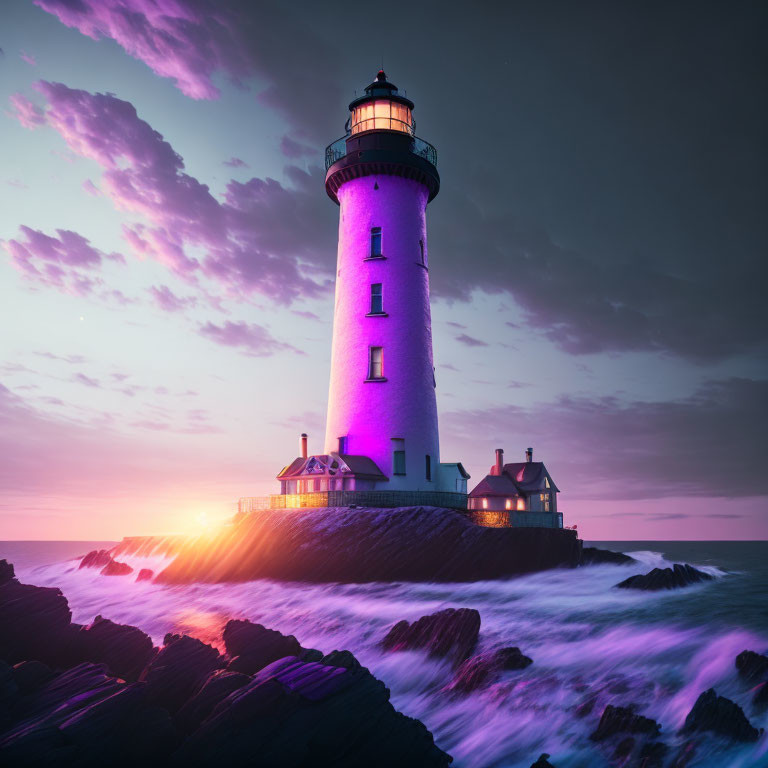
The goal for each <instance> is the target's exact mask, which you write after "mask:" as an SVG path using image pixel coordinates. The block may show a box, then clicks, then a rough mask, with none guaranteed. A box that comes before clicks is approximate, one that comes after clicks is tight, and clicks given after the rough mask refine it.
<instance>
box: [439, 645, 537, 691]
mask: <svg viewBox="0 0 768 768" xmlns="http://www.w3.org/2000/svg"><path fill="white" fill-rule="evenodd" d="M531 664H533V659H531V658H529V657H528V656H525V655H523V653H521V651H520V649H519V648H517V647H515V646H513V647H510V648H499V649H497V650H495V651H487V652H486V653H481V654H479V655H477V656H473V657H472V658H471V659H467V660H466V661H465V662H464V663H463V664H462V665H461V666H460V667H459V669H458V670H457V672H456V677H454V679H453V681H452V682H451V684H450V685H449V686H448V688H449V690H452V691H457V692H459V693H470V692H472V691H475V690H477V689H478V688H480V687H482V686H483V685H485V684H486V683H488V682H493V681H494V680H495V679H496V678H497V677H498V675H499V674H500V673H501V672H504V671H507V670H518V669H525V668H526V667H528V666H530V665H531Z"/></svg>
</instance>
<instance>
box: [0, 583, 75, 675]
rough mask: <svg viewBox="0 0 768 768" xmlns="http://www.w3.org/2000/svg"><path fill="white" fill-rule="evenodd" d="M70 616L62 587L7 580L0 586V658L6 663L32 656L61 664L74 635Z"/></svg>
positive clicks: (54, 663) (54, 664)
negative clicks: (60, 588)
mask: <svg viewBox="0 0 768 768" xmlns="http://www.w3.org/2000/svg"><path fill="white" fill-rule="evenodd" d="M71 619H72V613H71V612H70V610H69V604H68V603H67V599H66V598H65V597H64V595H62V593H61V590H59V589H54V588H52V587H35V586H32V585H31V584H19V582H18V581H16V580H15V579H12V580H10V581H7V582H6V583H5V584H3V585H0V658H2V659H4V660H5V661H7V662H8V663H9V664H16V663H17V662H19V661H29V660H32V659H35V660H38V661H42V662H44V663H46V664H49V665H50V666H54V667H55V666H60V665H64V663H65V662H66V661H67V660H69V659H70V657H71V649H70V645H71V643H72V642H73V638H74V635H75V634H76V633H75V632H74V631H73V630H72V628H71V625H70V621H71Z"/></svg>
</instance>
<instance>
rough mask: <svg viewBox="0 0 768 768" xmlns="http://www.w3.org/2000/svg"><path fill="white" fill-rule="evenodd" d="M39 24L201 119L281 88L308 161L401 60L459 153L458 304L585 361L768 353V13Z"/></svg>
mask: <svg viewBox="0 0 768 768" xmlns="http://www.w3.org/2000/svg"><path fill="white" fill-rule="evenodd" d="M38 4H39V5H41V6H42V7H43V8H45V9H46V10H48V11H49V12H51V13H54V14H56V15H57V16H58V17H59V18H60V19H61V20H62V21H63V22H64V23H65V24H68V25H69V26H73V27H77V28H78V29H80V31H81V32H83V33H84V34H88V35H90V36H92V37H96V38H98V37H113V38H114V39H116V40H117V41H118V42H119V43H120V44H121V45H122V46H123V47H124V48H125V49H126V51H127V52H128V53H129V54H131V55H132V56H134V57H136V58H139V59H142V60H143V61H145V62H146V63H147V64H148V65H149V66H151V67H152V68H153V69H154V70H155V71H156V72H157V73H158V74H160V75H162V76H165V77H169V78H173V79H174V81H175V82H176V84H177V85H178V87H179V88H181V89H182V90H184V91H185V92H186V93H188V94H189V95H191V96H193V97H195V98H215V97H216V95H217V93H218V89H217V88H216V86H215V85H214V83H213V80H212V78H213V77H214V75H216V74H217V73H223V74H224V75H226V76H228V77H230V78H231V79H235V80H237V81H240V82H242V83H244V84H249V83H250V81H252V80H255V81H256V82H258V83H260V85H258V86H254V89H255V92H256V93H257V94H258V96H257V97H258V98H259V99H260V100H261V102H262V103H264V104H266V105H268V106H270V107H272V108H273V109H275V110H276V111H277V112H278V113H280V114H281V115H283V117H284V118H285V119H286V120H287V122H288V125H289V126H290V131H291V137H290V138H289V139H288V140H286V141H284V142H283V144H282V151H283V152H284V153H286V154H289V156H292V157H298V156H301V155H305V152H306V151H308V149H307V147H308V145H314V146H319V145H320V144H322V143H326V142H330V141H331V140H332V139H334V138H336V136H337V135H339V134H340V133H341V129H342V126H343V123H344V119H345V117H346V115H345V101H346V97H348V96H351V95H352V94H351V91H352V90H353V89H354V88H357V89H358V90H359V89H360V88H361V87H362V86H363V85H364V84H365V83H366V82H367V81H368V80H369V79H370V78H371V76H372V74H373V72H374V71H375V69H376V68H377V66H378V64H379V62H380V56H381V55H384V57H385V64H386V68H387V69H388V70H389V71H390V75H391V76H392V79H393V80H394V81H395V82H396V83H397V84H398V85H400V86H401V87H402V88H406V89H408V91H409V96H411V97H412V98H414V99H415V100H416V104H417V109H416V118H417V121H418V131H419V133H420V134H423V136H424V138H426V139H428V140H430V141H431V142H433V143H434V144H435V145H436V146H437V147H438V151H439V169H440V173H441V176H442V179H443V190H442V192H441V194H440V196H439V197H438V198H437V199H436V201H435V202H434V203H433V204H432V206H431V208H432V210H431V214H430V254H431V256H432V266H433V268H432V270H431V275H430V279H431V283H432V289H433V292H434V294H435V295H436V296H440V297H444V298H448V299H461V300H464V299H468V298H469V297H470V296H471V294H472V292H473V291H476V290H480V291H485V292H490V293H497V292H504V293H509V294H511V295H512V296H513V297H514V298H515V300H516V301H517V303H518V304H519V305H520V306H521V307H522V308H523V310H524V313H525V314H524V319H525V321H526V323H527V324H528V325H529V326H533V327H536V328H539V329H543V330H544V331H545V333H546V334H547V335H548V336H549V337H550V338H551V339H552V340H553V341H554V342H555V343H556V344H557V345H559V346H560V347H561V348H562V349H564V350H565V351H567V352H570V353H574V354H581V353H588V352H601V351H624V350H650V351H657V352H662V353H671V354H674V355H678V356H681V357H684V358H687V359H690V360H695V361H697V362H707V361H717V360H720V359H724V358H727V357H729V356H733V355H738V354H744V353H753V352H755V351H764V350H765V342H766V336H767V335H768V331H767V329H766V322H765V312H764V311H763V295H762V294H763V290H762V285H763V284H764V283H765V281H766V278H767V277H768V275H766V259H765V253H766V251H768V248H767V247H766V242H767V241H768V237H767V236H766V227H767V226H768V225H767V223H766V222H768V217H766V216H765V215H764V211H765V207H766V203H767V202H768V192H767V191H766V179H768V173H766V171H768V168H767V167H766V166H767V165H768V163H766V148H765V136H766V135H768V119H767V118H766V102H765V99H764V97H763V93H762V91H763V89H764V82H765V72H766V68H767V67H766V46H765V45H764V40H765V37H766V31H767V29H766V27H767V26H768V25H766V15H767V12H768V6H766V5H765V4H758V3H753V4H751V3H745V2H742V3H735V4H726V3H699V2H697V3H686V2H682V3H675V4H670V3H661V2H646V3H637V4H625V3H599V2H582V3H562V2H554V3H547V2H536V3H534V2H517V3H488V2H486V3H483V2H480V3H476V4H475V5H473V6H472V8H471V10H470V9H469V8H468V7H467V6H460V7H459V6H456V7H452V6H447V5H445V4H441V5H438V4H432V3H421V4H405V3H398V2H395V1H393V2H391V3H389V4H388V5H387V7H386V10H385V11H383V10H382V8H381V7H380V6H378V5H374V6H371V7H369V8H365V7H362V6H360V4H359V3H358V4H352V3H343V2H342V3H335V4H331V5H330V6H329V5H327V4H312V3H294V4H291V6H290V9H288V8H287V7H283V6H278V5H269V4H265V3H258V4H255V3H253V4H252V3H242V2H241V3H234V4H228V5H226V6H223V5H221V4H215V5H214V4H212V3H210V2H206V0H194V1H192V0H190V1H189V2H188V3H181V4H179V3H163V2H147V1H146V0H125V2H122V3H111V4H101V3H96V2H94V0H82V2H80V3H78V4H76V5H74V4H72V3H69V2H64V0H38ZM179 9H183V13H182V11H181V10H179ZM131 14H135V16H131ZM129 16H130V17H131V18H133V19H134V23H133V25H131V26H127V25H126V23H125V19H126V18H128V17H129ZM137 18H138V19H140V20H141V23H140V24H138V22H136V19H137ZM395 19H396V20H398V21H397V23H392V20H395ZM182 22H183V23H182ZM137 29H138V30H139V31H140V34H137V33H136V30H137ZM126 30H130V32H131V34H127V32H126ZM201 51H202V52H204V53H205V54H206V55H204V56H203V55H200V54H199V52H201ZM22 106H23V105H22ZM25 114H27V118H28V119H29V120H31V121H34V120H35V118H36V115H35V113H34V112H29V111H27V113H25ZM319 160H320V156H319V154H318V161H319ZM315 204H316V206H317V212H316V216H317V217H318V220H320V219H322V217H327V218H328V219H330V218H332V216H333V211H332V209H331V208H330V207H329V206H328V203H327V200H325V199H324V196H323V194H322V191H321V189H320V188H318V191H317V195H316V198H315ZM263 226H268V224H264V225H263ZM308 234H311V233H310V232H308ZM311 236H314V235H311ZM327 245H328V248H327V251H328V254H329V255H328V260H327V261H328V263H323V264H322V265H318V266H320V267H321V268H331V261H332V254H333V243H332V242H328V244H327ZM294 246H295V243H294V244H291V247H294ZM286 255H289V256H290V255H291V254H286Z"/></svg>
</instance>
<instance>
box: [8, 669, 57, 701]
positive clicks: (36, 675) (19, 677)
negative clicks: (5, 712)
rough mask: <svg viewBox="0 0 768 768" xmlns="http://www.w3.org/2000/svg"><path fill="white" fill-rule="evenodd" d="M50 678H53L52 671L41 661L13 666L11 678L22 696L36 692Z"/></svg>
mask: <svg viewBox="0 0 768 768" xmlns="http://www.w3.org/2000/svg"><path fill="white" fill-rule="evenodd" d="M51 677H53V671H52V670H51V668H50V667H49V666H48V665H47V664H43V662H42V661H20V662H19V663H18V664H14V666H13V678H14V680H15V681H16V685H17V686H18V689H19V694H20V695H22V696H24V695H26V694H27V693H31V692H32V691H36V690H37V689H38V688H39V687H40V686H41V685H43V684H44V683H46V682H48V680H50V679H51Z"/></svg>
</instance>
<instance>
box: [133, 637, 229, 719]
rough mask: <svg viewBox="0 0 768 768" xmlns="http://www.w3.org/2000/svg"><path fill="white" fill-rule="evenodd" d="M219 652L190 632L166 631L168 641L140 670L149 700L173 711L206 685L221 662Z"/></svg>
mask: <svg viewBox="0 0 768 768" xmlns="http://www.w3.org/2000/svg"><path fill="white" fill-rule="evenodd" d="M220 663H221V660H220V656H219V652H218V651H217V650H216V649H215V648H212V647H211V646H210V645H206V644H205V643H203V642H201V641H200V640H197V639H195V638H193V637H189V636H188V635H166V636H165V645H164V646H163V648H161V649H160V652H159V653H158V654H157V656H155V657H154V658H153V659H152V661H151V662H150V663H149V665H148V666H147V668H146V669H145V670H144V671H143V672H142V673H141V676H140V678H139V679H140V680H142V681H143V682H146V684H147V696H148V699H149V701H150V702H152V703H153V704H156V705H158V706H161V707H164V708H165V709H167V710H168V711H169V712H171V713H175V712H177V711H178V710H179V709H180V708H181V707H182V706H183V704H184V703H185V702H186V701H187V699H189V698H190V697H191V696H192V695H193V694H194V693H196V692H197V691H198V690H199V689H200V688H201V687H202V685H203V683H204V682H205V680H206V679H207V678H208V676H209V675H210V674H211V672H213V670H214V669H217V668H218V667H219V666H220Z"/></svg>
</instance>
